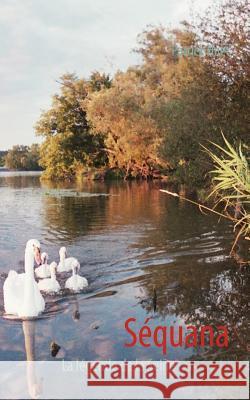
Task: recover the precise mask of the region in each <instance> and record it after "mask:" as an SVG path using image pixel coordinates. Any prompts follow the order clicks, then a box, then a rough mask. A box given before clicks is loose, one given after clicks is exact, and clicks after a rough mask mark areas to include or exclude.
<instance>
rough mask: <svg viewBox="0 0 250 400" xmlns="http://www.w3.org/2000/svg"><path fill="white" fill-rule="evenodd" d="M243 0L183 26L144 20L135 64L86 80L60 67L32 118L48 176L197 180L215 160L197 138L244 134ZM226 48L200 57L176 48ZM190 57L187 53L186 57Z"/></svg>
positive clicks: (246, 47)
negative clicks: (55, 87)
mask: <svg viewBox="0 0 250 400" xmlns="http://www.w3.org/2000/svg"><path fill="white" fill-rule="evenodd" d="M247 20H248V1H247V0H228V1H227V2H223V5H214V6H212V8H211V10H210V11H207V12H206V14H205V16H203V17H202V16H201V17H196V21H195V22H192V23H188V22H182V25H181V28H178V29H172V30H168V29H165V28H164V27H163V26H159V27H149V28H147V29H146V30H145V31H144V32H143V33H142V34H141V35H139V37H138V47H137V49H136V50H135V51H136V52H137V53H138V54H139V55H140V56H141V59H142V61H141V64H140V65H137V66H131V67H129V68H128V69H127V71H125V72H121V71H117V73H116V74H115V75H114V77H113V78H112V79H111V78H110V76H109V75H106V74H103V73H99V72H94V73H92V74H91V76H90V78H89V79H83V78H78V77H77V76H76V75H74V74H66V75H63V76H62V77H61V78H60V84H61V87H60V92H59V93H57V94H55V95H54V96H53V98H52V105H51V107H50V109H49V110H48V111H45V112H43V113H42V115H41V117H40V119H39V121H38V122H37V124H36V133H37V135H39V136H41V137H42V138H43V143H42V145H41V148H40V164H41V166H42V167H43V168H44V169H45V172H44V177H47V178H50V179H71V178H74V177H75V176H79V175H84V174H88V173H90V171H99V172H98V174H97V175H98V176H104V175H106V176H111V175H115V176H121V177H124V178H132V177H136V178H154V177H159V176H162V175H168V176H171V177H173V178H174V179H176V180H177V181H178V182H180V183H186V184H188V185H194V184H195V185H197V186H203V185H204V182H205V181H206V179H207V176H208V174H207V172H208V171H209V170H210V169H211V160H210V159H209V157H208V155H207V153H205V152H204V151H202V148H201V146H200V145H201V144H203V145H206V146H207V145H208V143H207V141H208V140H211V141H213V142H216V143H218V144H223V141H222V135H221V131H223V132H224V133H225V135H226V137H227V138H228V139H229V140H230V142H231V143H233V144H235V145H237V143H236V142H238V141H239V140H240V139H243V141H245V142H246V143H247V140H249V139H248V134H249V133H248V125H247V116H248V100H247V99H248V96H247V87H248V85H249V42H248V36H247V35H248V29H247ZM211 46H212V47H213V48H215V49H216V48H217V49H221V48H223V49H224V48H226V49H227V51H226V52H217V53H216V54H215V53H214V52H213V54H210V53H209V51H204V52H203V53H202V54H196V53H194V52H189V53H187V55H183V54H182V53H181V51H179V52H178V51H176V49H178V48H179V49H181V48H202V49H206V48H209V47H210V48H211ZM188 54H189V55H188Z"/></svg>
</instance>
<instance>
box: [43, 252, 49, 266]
mask: <svg viewBox="0 0 250 400" xmlns="http://www.w3.org/2000/svg"><path fill="white" fill-rule="evenodd" d="M48 259H49V255H48V253H45V252H44V253H42V254H41V260H42V264H45V263H47V261H48Z"/></svg>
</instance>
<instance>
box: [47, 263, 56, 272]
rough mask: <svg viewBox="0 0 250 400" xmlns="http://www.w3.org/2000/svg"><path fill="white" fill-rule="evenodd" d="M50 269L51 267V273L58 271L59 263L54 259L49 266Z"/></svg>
mask: <svg viewBox="0 0 250 400" xmlns="http://www.w3.org/2000/svg"><path fill="white" fill-rule="evenodd" d="M49 269H50V273H51V274H52V273H54V274H55V273H56V270H57V263H56V262H55V261H53V262H52V263H51V264H50V266H49Z"/></svg>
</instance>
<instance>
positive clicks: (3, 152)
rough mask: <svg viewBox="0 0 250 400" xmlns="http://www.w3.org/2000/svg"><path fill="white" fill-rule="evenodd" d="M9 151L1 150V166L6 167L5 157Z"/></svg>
mask: <svg viewBox="0 0 250 400" xmlns="http://www.w3.org/2000/svg"><path fill="white" fill-rule="evenodd" d="M6 154H7V151H3V150H2V151H0V167H4V164H5V162H4V157H5V156H6Z"/></svg>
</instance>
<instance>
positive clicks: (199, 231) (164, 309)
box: [138, 199, 249, 359]
mask: <svg viewBox="0 0 250 400" xmlns="http://www.w3.org/2000/svg"><path fill="white" fill-rule="evenodd" d="M161 201H162V202H164V201H165V203H163V204H162V206H161V210H160V211H161V212H160V213H159V215H158V217H159V218H158V219H157V220H156V219H155V220H154V221H155V222H156V224H155V226H154V227H153V229H151V230H149V231H147V232H145V234H144V235H143V237H142V238H140V239H139V244H138V247H139V248H140V249H142V250H143V249H144V252H143V255H142V256H141V257H140V259H139V262H138V267H141V268H142V270H143V271H144V276H143V278H142V280H141V287H142V289H143V292H142V295H141V296H140V297H139V298H138V303H140V304H141V306H142V307H143V308H144V309H145V310H146V311H147V312H148V313H150V314H153V309H154V297H155V294H154V288H155V289H156V294H157V301H156V303H157V307H156V313H154V315H155V317H156V318H160V319H162V323H163V324H165V325H166V320H167V319H168V317H169V316H170V315H172V316H173V317H174V320H175V319H176V320H177V321H178V320H180V321H184V323H185V324H186V325H196V326H197V327H199V326H200V325H212V326H215V327H216V326H220V325H226V326H227V327H228V330H229V339H230V347H229V348H228V350H227V351H225V348H224V349H223V348H222V349H220V350H219V349H216V348H215V347H214V348H210V347H207V348H205V349H203V351H202V350H201V349H198V354H196V355H195V356H194V358H197V357H199V355H201V354H202V353H203V352H204V351H205V352H206V353H205V354H206V357H207V358H208V359H209V358H216V357H217V356H218V358H219V359H223V357H225V358H227V359H230V358H232V357H236V358H237V357H238V358H242V359H244V358H245V357H246V352H247V344H246V343H247V337H248V329H247V324H248V321H247V307H248V301H247V300H248V299H247V295H248V291H249V268H248V269H247V268H238V267H236V268H235V263H234V261H233V260H229V259H224V257H225V255H227V254H229V251H230V245H231V239H232V233H231V232H230V227H229V225H228V224H227V223H223V222H220V224H218V221H217V219H216V218H214V217H211V216H204V215H202V214H201V213H200V212H199V211H198V210H196V209H195V208H193V207H190V206H189V205H186V204H183V203H180V202H179V201H176V200H175V199H167V200H166V199H163V200H161V199H160V202H161ZM209 232H210V233H209ZM147 249H148V250H147ZM218 260H220V262H218ZM179 323H181V322H179ZM177 324H178V322H177ZM248 350H249V349H248ZM232 355H233V356H232ZM202 357H203V356H202ZM203 358H204V357H203Z"/></svg>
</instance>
